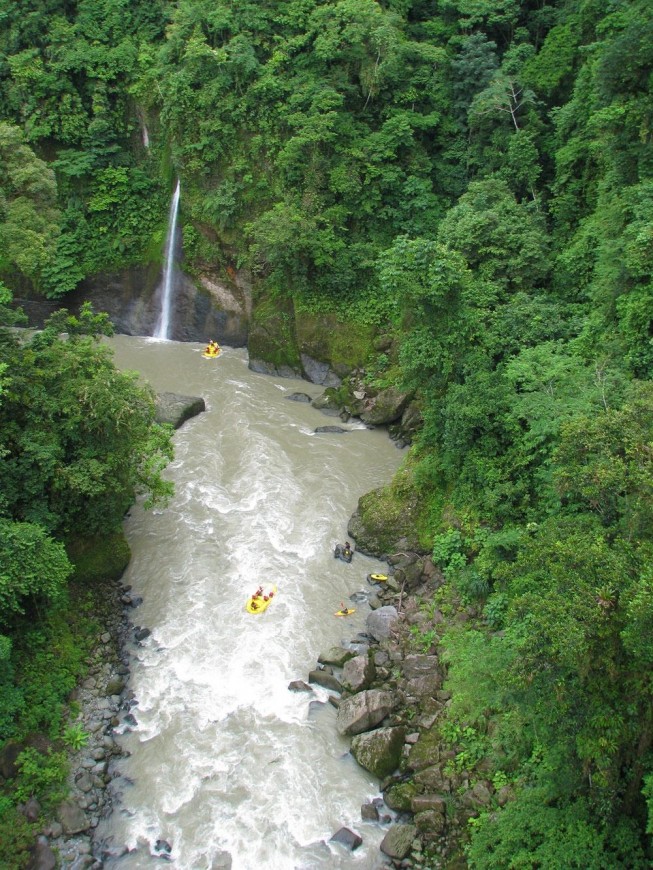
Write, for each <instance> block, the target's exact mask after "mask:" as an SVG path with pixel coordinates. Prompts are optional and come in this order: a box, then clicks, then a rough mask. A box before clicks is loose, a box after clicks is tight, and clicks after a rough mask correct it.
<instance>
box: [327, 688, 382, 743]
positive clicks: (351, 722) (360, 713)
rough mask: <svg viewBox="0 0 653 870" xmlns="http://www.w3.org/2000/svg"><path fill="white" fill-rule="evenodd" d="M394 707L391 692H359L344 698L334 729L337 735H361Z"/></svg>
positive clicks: (374, 690) (378, 690) (380, 690)
mask: <svg viewBox="0 0 653 870" xmlns="http://www.w3.org/2000/svg"><path fill="white" fill-rule="evenodd" d="M394 707H395V699H394V697H393V695H392V693H391V692H385V691H383V690H382V689H369V691H367V692H359V693H358V694H357V695H353V696H352V697H351V698H345V699H344V700H343V701H342V702H341V703H340V706H339V707H338V716H337V718H336V728H337V730H338V733H339V734H342V735H345V734H361V733H362V732H363V731H369V730H370V729H372V728H374V727H375V726H376V725H378V724H379V723H380V722H382V721H383V720H384V719H385V717H386V716H388V715H389V714H390V713H391V712H392V711H393V709H394Z"/></svg>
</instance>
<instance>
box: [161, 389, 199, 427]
mask: <svg viewBox="0 0 653 870" xmlns="http://www.w3.org/2000/svg"><path fill="white" fill-rule="evenodd" d="M203 411H206V403H205V401H204V399H203V398H202V397H201V396H183V395H181V394H180V393H158V394H157V397H156V415H155V419H156V422H157V423H169V424H170V425H171V426H173V427H174V428H175V429H179V427H180V426H181V425H182V424H183V423H185V422H186V420H190V418H191V417H196V416H197V415H198V414H201V413H202V412H203Z"/></svg>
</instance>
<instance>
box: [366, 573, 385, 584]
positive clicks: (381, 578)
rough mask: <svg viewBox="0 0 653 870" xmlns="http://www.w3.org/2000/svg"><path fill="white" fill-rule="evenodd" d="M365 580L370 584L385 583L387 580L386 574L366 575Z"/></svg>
mask: <svg viewBox="0 0 653 870" xmlns="http://www.w3.org/2000/svg"><path fill="white" fill-rule="evenodd" d="M367 579H368V580H369V581H370V583H385V582H386V580H387V579H388V575H387V574H368V575H367Z"/></svg>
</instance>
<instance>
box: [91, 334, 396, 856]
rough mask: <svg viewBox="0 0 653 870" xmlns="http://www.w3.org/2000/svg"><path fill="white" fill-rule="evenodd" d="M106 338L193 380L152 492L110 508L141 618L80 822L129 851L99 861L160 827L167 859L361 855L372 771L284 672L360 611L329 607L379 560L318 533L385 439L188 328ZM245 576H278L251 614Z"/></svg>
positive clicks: (340, 522)
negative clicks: (203, 341)
mask: <svg viewBox="0 0 653 870" xmlns="http://www.w3.org/2000/svg"><path fill="white" fill-rule="evenodd" d="M111 345H112V347H113V349H114V352H115V358H116V363H117V365H118V366H119V367H120V368H122V369H130V370H134V371H138V372H139V373H140V374H141V375H142V376H143V377H144V378H145V379H147V380H148V381H149V382H150V383H151V385H152V386H153V388H154V389H155V390H157V391H171V392H178V393H183V394H186V395H198V396H202V397H203V398H204V400H205V402H206V412H205V413H202V414H200V415H199V416H197V417H195V418H193V419H192V420H190V421H188V422H187V423H185V424H184V425H183V426H182V427H181V428H180V429H179V430H177V432H176V434H175V451H176V455H175V460H174V462H173V463H172V464H171V466H170V467H169V469H168V470H167V472H166V475H167V476H168V477H169V478H170V479H171V480H173V481H174V483H175V495H174V498H173V499H172V501H171V503H170V505H169V506H168V507H166V508H165V509H163V510H156V511H150V512H148V511H144V510H143V508H142V506H141V505H140V504H137V505H135V506H134V508H133V509H132V510H131V512H130V515H129V516H128V518H127V519H126V521H125V533H126V535H127V538H128V541H129V544H130V547H131V551H132V558H131V562H130V565H129V568H128V570H127V572H126V574H125V576H124V578H123V582H124V583H126V584H128V585H130V586H131V587H132V594H134V595H136V596H139V597H142V599H143V600H142V604H141V605H140V606H139V607H138V609H137V610H135V611H134V612H133V614H132V619H133V621H134V623H137V624H138V625H139V626H141V627H145V628H147V629H148V630H149V631H150V632H151V633H150V634H149V636H147V637H146V638H145V639H144V640H142V641H140V642H137V641H134V642H133V645H132V646H131V648H130V649H129V653H130V658H131V663H130V670H131V676H130V686H129V689H130V690H131V692H132V693H133V698H134V700H135V704H134V706H133V707H132V709H131V715H133V717H134V719H135V723H136V724H133V723H132V724H131V725H129V724H125V725H123V726H121V727H120V728H119V729H118V731H120V732H123V733H122V734H121V736H120V737H119V741H120V743H121V745H122V747H123V749H124V750H125V751H126V755H125V757H124V758H122V759H120V761H118V762H117V766H116V768H115V769H114V770H113V771H112V774H113V776H114V779H113V781H112V788H113V790H114V792H115V793H116V797H115V799H114V810H113V812H112V814H111V815H110V816H109V817H108V818H107V819H104V820H103V821H101V823H100V826H99V828H98V830H97V831H96V840H99V839H101V840H103V841H104V842H106V843H110V844H114V845H118V846H123V845H124V846H126V847H127V848H128V850H129V851H128V852H127V854H124V855H123V856H121V857H117V858H116V859H115V860H112V861H110V862H109V863H108V864H107V866H114V867H116V868H121V870H122V868H125V870H126V868H129V870H133V868H148V867H151V866H155V865H156V864H157V863H158V858H159V857H161V852H160V851H158V850H157V844H159V847H161V844H162V843H165V844H166V845H167V846H169V847H170V853H169V859H170V860H171V862H172V866H174V867H176V868H179V870H191V868H194V870H195V868H211V867H212V866H214V864H213V862H218V861H219V860H221V856H225V855H226V853H228V854H229V856H230V857H231V861H232V867H233V870H258V868H274V870H299V868H302V870H313V868H315V870H318V868H329V870H331V868H343V870H345V868H350V867H351V868H353V867H356V868H361V870H372V868H375V867H377V866H379V860H380V856H379V851H378V845H379V843H380V841H381V839H382V837H383V835H384V830H383V826H382V825H381V824H379V823H378V822H363V821H362V820H361V805H362V804H363V803H365V802H367V801H370V800H371V799H373V798H374V797H376V796H378V795H379V790H378V789H379V783H378V781H377V780H376V779H375V778H374V777H372V776H371V775H370V774H369V773H368V772H367V771H365V770H363V769H362V768H361V767H359V766H358V765H357V764H356V762H355V761H354V760H353V758H352V757H351V755H350V754H349V751H348V750H349V741H348V739H346V738H343V737H340V736H339V735H338V733H337V731H336V729H335V727H334V723H335V716H336V711H335V709H334V707H333V706H332V705H331V704H329V703H328V702H327V701H328V693H327V691H326V690H324V689H322V688H320V687H318V686H313V690H312V692H311V693H305V692H300V693H297V692H292V691H289V689H288V685H289V683H290V682H292V681H293V680H298V679H300V680H301V679H306V677H307V674H308V672H309V671H310V670H311V668H313V667H314V666H315V661H316V659H317V657H318V655H319V653H320V652H321V651H322V650H323V649H328V648H330V647H333V646H338V645H340V644H341V643H347V642H348V641H349V640H350V639H351V638H352V637H354V636H355V635H356V634H357V632H360V631H362V630H363V629H364V626H365V618H366V615H367V613H369V608H368V607H367V605H366V604H365V602H364V601H359V602H358V603H355V604H354V605H353V606H355V607H356V611H355V613H354V614H353V615H352V616H350V617H349V618H348V619H347V620H342V619H338V618H336V617H335V611H337V610H338V609H339V607H340V603H341V601H347V602H348V603H349V599H350V596H352V595H354V596H355V593H357V592H360V591H361V590H363V591H364V590H365V588H366V586H367V584H366V576H367V574H368V573H370V572H374V571H379V570H382V569H383V568H384V567H385V566H384V563H382V562H379V561H378V560H376V559H371V558H367V557H365V556H363V555H361V554H355V555H354V559H353V561H352V563H351V564H346V563H344V562H342V561H340V560H336V559H334V558H333V548H334V545H335V543H336V542H338V541H340V542H342V541H343V540H344V538H345V537H346V528H347V522H348V519H349V517H350V515H351V514H352V512H353V511H354V509H355V508H356V504H357V501H358V498H359V497H360V495H362V494H363V493H365V492H367V491H369V490H371V489H374V488H376V487H378V486H380V485H382V484H384V483H386V482H388V481H389V480H390V478H391V477H392V475H393V473H394V472H395V471H396V469H397V468H398V467H399V464H400V462H401V458H402V453H401V452H400V451H399V450H397V448H396V446H395V445H394V444H393V443H392V442H391V441H390V439H389V438H388V436H387V433H386V432H385V431H384V430H382V429H378V430H370V429H368V428H366V427H365V426H363V425H362V424H361V423H360V421H356V422H353V423H348V424H343V426H342V428H344V429H345V430H346V431H344V432H342V433H316V431H315V430H316V429H317V428H319V427H321V426H324V425H325V424H328V423H329V422H330V421H329V420H328V419H327V418H325V416H324V415H323V414H322V413H321V412H320V411H318V410H316V409H315V408H313V407H312V406H311V405H310V403H308V402H299V401H289V397H290V396H291V395H292V394H293V393H296V392H302V393H305V394H307V395H309V396H310V397H311V398H315V397H316V396H318V395H320V394H321V392H322V388H321V387H319V386H317V385H314V384H310V383H307V382H305V381H296V380H292V379H282V378H278V377H274V376H267V375H260V374H256V373H254V372H252V371H250V370H249V368H248V359H247V353H246V351H245V350H243V349H233V348H228V347H227V348H224V349H223V352H222V354H221V356H220V357H219V358H218V359H217V360H206V359H203V358H202V355H201V351H202V349H203V347H202V346H201V345H197V344H192V343H177V342H169V341H157V340H153V339H148V338H133V337H129V336H122V335H121V336H116V337H114V338H113V339H111ZM259 583H275V584H276V585H277V586H278V594H277V597H276V598H275V600H274V601H273V603H272V605H271V606H270V607H269V609H268V610H267V611H266V612H265V613H263V614H256V615H251V614H248V613H247V612H246V610H245V602H246V599H247V597H248V596H249V595H250V594H251V593H252V592H253V590H254V589H255V587H256V586H257V585H258V584H259ZM367 588H368V589H369V587H367ZM343 826H345V827H349V828H351V829H353V830H355V831H357V832H358V833H359V834H360V835H361V836H362V838H363V845H362V846H361V847H360V848H359V849H357V850H356V851H355V852H349V851H348V850H346V849H345V848H343V847H342V846H340V845H338V844H336V843H330V842H329V841H330V839H331V837H332V836H333V835H334V834H335V833H336V832H337V831H338V829H340V828H341V827H343ZM157 856H158V857H157ZM220 866H222V865H220Z"/></svg>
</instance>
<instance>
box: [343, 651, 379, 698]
mask: <svg viewBox="0 0 653 870" xmlns="http://www.w3.org/2000/svg"><path fill="white" fill-rule="evenodd" d="M375 676H376V667H375V665H374V659H373V658H371V656H368V655H358V656H354V658H353V659H349V661H347V662H345V666H344V668H343V670H342V678H341V680H342V685H343V686H344V687H345V688H346V689H349V690H350V691H351V692H360V691H362V690H363V689H369V687H370V685H371V683H372V680H373V679H374V677H375Z"/></svg>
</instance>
